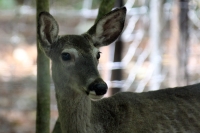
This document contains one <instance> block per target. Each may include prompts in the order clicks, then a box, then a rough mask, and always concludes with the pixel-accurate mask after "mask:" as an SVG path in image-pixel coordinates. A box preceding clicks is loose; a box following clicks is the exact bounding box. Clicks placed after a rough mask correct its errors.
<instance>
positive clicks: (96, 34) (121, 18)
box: [87, 7, 126, 47]
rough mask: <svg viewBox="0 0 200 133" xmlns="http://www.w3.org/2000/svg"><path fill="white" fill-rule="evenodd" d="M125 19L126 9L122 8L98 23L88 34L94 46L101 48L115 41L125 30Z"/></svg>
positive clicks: (110, 13)
mask: <svg viewBox="0 0 200 133" xmlns="http://www.w3.org/2000/svg"><path fill="white" fill-rule="evenodd" d="M125 17H126V8H125V7H122V8H117V9H115V10H113V11H111V12H109V13H108V14H106V15H105V16H104V17H103V18H101V19H100V20H99V21H97V23H95V24H94V25H93V26H92V27H91V28H90V29H89V30H88V32H87V34H89V35H90V37H91V38H92V41H93V43H94V45H95V46H96V47H101V46H105V45H109V44H110V43H112V42H113V41H115V40H116V39H117V38H118V36H119V35H120V34H121V32H122V30H123V28H124V22H125Z"/></svg>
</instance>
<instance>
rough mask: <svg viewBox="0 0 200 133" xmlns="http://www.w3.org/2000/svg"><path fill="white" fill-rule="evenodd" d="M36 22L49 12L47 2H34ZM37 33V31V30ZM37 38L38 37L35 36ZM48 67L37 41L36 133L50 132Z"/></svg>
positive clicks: (45, 0)
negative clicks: (35, 5) (41, 15)
mask: <svg viewBox="0 0 200 133" xmlns="http://www.w3.org/2000/svg"><path fill="white" fill-rule="evenodd" d="M36 2H37V21H38V14H39V13H40V12H41V11H47V12H48V11H49V0H36ZM37 31H38V29H37ZM37 33H38V32H37ZM37 38H38V35H37ZM49 126H50V67H49V59H48V58H47V57H46V55H45V54H44V53H43V51H41V49H40V47H39V41H38V39H37V115H36V133H49V132H50V128H49Z"/></svg>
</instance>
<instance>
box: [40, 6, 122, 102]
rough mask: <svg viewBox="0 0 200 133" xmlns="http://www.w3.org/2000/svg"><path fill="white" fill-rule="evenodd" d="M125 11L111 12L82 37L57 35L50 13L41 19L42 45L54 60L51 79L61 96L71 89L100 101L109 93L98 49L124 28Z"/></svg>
mask: <svg viewBox="0 0 200 133" xmlns="http://www.w3.org/2000/svg"><path fill="white" fill-rule="evenodd" d="M125 15H126V8H125V7H124V8H119V9H115V10H113V11H111V12H110V13H108V14H107V15H105V16H104V17H103V18H102V19H100V20H99V21H98V22H97V23H95V24H94V25H93V26H92V27H91V28H90V29H89V30H88V31H87V32H86V33H84V34H81V35H62V36H60V35H58V32H59V26H58V24H57V22H56V20H55V19H54V18H53V16H52V15H50V14H49V13H47V12H41V13H40V15H39V20H38V35H39V40H40V44H41V45H40V46H41V48H42V49H43V51H44V52H45V53H46V55H47V56H48V57H49V58H50V59H51V60H52V77H53V80H54V83H55V87H56V91H57V94H58V95H63V96H64V95H65V93H69V92H70V91H71V90H73V91H74V92H77V93H79V94H84V95H89V96H90V97H91V98H93V99H99V98H100V97H102V96H103V95H104V94H105V93H106V91H107V88H108V87H107V85H106V83H105V82H104V81H103V80H102V79H101V77H100V75H99V72H98V70H97V65H98V62H99V58H100V51H99V48H100V47H102V46H106V45H109V44H110V43H112V42H113V41H115V40H116V39H117V37H118V36H119V35H120V34H121V32H122V29H123V27H124V21H125Z"/></svg>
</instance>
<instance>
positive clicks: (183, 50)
mask: <svg viewBox="0 0 200 133" xmlns="http://www.w3.org/2000/svg"><path fill="white" fill-rule="evenodd" d="M188 2H189V0H180V5H179V6H180V13H179V44H178V48H177V50H178V51H177V58H178V69H177V73H178V76H177V82H178V85H187V84H188V82H189V79H188V71H187V63H188V55H189V53H188V51H189V46H188V37H189V34H188Z"/></svg>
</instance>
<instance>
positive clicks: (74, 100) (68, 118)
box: [56, 87, 91, 133]
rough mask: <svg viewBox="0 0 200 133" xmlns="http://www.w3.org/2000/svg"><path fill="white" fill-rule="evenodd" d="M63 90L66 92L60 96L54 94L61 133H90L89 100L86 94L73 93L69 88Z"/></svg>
mask: <svg viewBox="0 0 200 133" xmlns="http://www.w3.org/2000/svg"><path fill="white" fill-rule="evenodd" d="M56 90H57V89H56ZM63 90H64V88H63ZM65 90H68V91H67V92H65V93H62V95H61V94H60V95H59V94H58V93H57V94H56V96H57V102H58V110H59V119H60V122H61V128H62V131H63V133H65V132H66V133H68V132H70V133H79V132H80V133H88V132H91V131H90V129H91V127H90V118H91V100H90V99H89V97H88V96H87V95H86V94H80V93H78V92H76V91H73V88H71V87H68V88H65Z"/></svg>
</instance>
